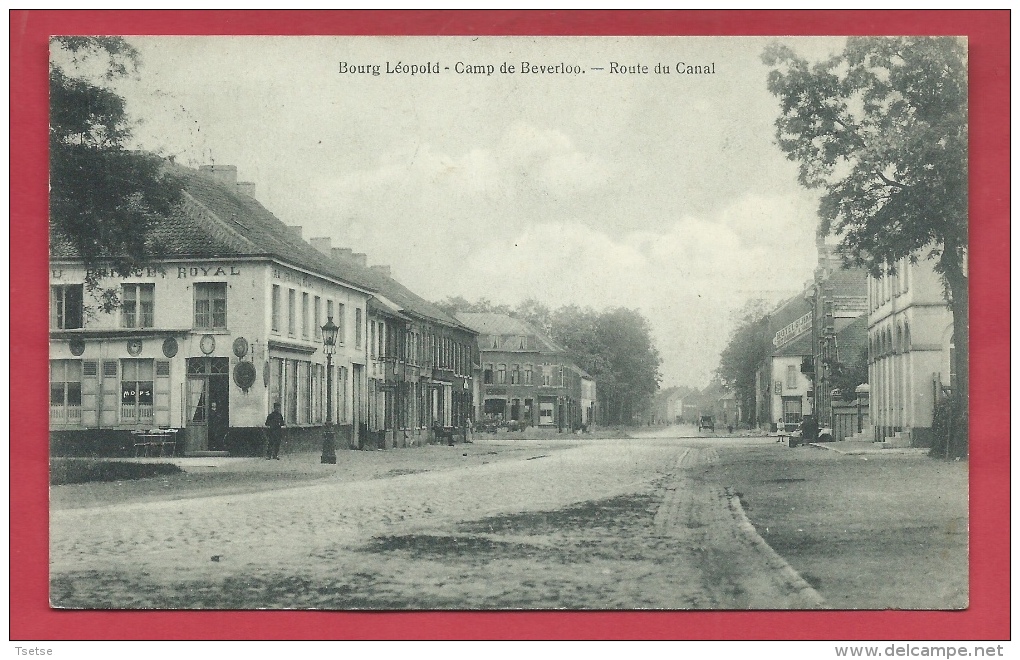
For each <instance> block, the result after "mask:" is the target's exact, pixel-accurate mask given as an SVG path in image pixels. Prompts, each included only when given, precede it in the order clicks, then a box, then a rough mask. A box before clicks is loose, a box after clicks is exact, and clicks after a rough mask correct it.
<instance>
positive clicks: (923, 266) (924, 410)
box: [868, 259, 955, 447]
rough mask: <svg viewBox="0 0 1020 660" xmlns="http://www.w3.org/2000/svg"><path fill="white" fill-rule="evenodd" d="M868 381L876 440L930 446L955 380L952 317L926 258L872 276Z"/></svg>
mask: <svg viewBox="0 0 1020 660" xmlns="http://www.w3.org/2000/svg"><path fill="white" fill-rule="evenodd" d="M868 346H869V353H868V355H869V358H868V379H869V384H870V401H871V411H870V416H871V423H872V425H873V434H874V439H875V440H876V441H899V442H900V443H901V444H909V445H911V446H918V447H926V446H930V444H931V424H932V416H933V413H934V408H935V404H936V402H937V401H938V399H939V397H940V396H942V395H943V392H944V391H945V389H946V388H950V387H951V386H952V384H953V381H954V377H955V374H954V373H953V368H954V367H953V361H952V354H953V315H952V313H951V312H950V310H949V308H948V306H947V304H946V300H945V296H944V293H943V286H942V281H941V278H940V277H939V275H938V274H937V273H936V272H935V270H934V268H933V267H932V262H931V261H927V260H922V261H919V262H918V263H914V264H912V263H910V260H909V259H903V260H901V262H900V263H898V264H897V265H896V271H895V273H894V274H887V275H884V276H882V277H877V278H876V277H870V278H868Z"/></svg>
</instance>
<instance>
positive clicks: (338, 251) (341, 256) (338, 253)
mask: <svg viewBox="0 0 1020 660" xmlns="http://www.w3.org/2000/svg"><path fill="white" fill-rule="evenodd" d="M332 252H333V258H334V259H336V260H337V261H348V260H350V258H351V255H352V254H353V253H354V250H352V249H351V248H333V250H332Z"/></svg>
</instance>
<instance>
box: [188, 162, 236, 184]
mask: <svg viewBox="0 0 1020 660" xmlns="http://www.w3.org/2000/svg"><path fill="white" fill-rule="evenodd" d="M198 171H199V172H201V173H202V174H205V175H206V176H208V177H209V178H211V179H213V180H215V181H219V182H220V183H225V184H227V185H228V186H230V187H232V188H233V187H236V186H237V165H202V166H201V167H199V168H198Z"/></svg>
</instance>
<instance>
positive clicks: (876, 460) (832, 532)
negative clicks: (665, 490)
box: [706, 443, 969, 609]
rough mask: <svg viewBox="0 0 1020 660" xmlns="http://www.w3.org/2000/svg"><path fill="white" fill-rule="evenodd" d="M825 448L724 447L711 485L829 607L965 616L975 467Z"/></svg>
mask: <svg viewBox="0 0 1020 660" xmlns="http://www.w3.org/2000/svg"><path fill="white" fill-rule="evenodd" d="M821 444H822V446H823V447H824V448H825V449H829V450H830V451H816V450H815V449H813V448H811V447H806V448H798V449H790V448H789V447H787V446H786V445H779V444H776V443H767V444H763V445H760V446H757V447H748V448H744V449H740V450H736V449H734V450H728V449H725V448H724V447H722V448H721V450H720V454H721V455H720V460H719V462H718V466H717V468H715V469H713V470H712V471H711V473H710V474H709V475H707V476H706V478H707V479H710V480H711V481H713V482H715V483H719V484H721V485H725V486H730V487H732V489H733V491H734V492H735V493H736V494H737V495H738V496H739V498H740V501H741V504H742V505H743V508H744V510H745V512H746V514H747V516H748V518H749V519H750V520H751V522H752V523H753V525H754V527H755V529H756V530H757V531H758V533H759V534H760V535H761V536H762V538H764V539H765V541H766V542H768V544H769V545H770V546H772V548H774V549H775V550H776V551H777V552H778V553H779V554H780V555H781V556H782V557H783V558H784V559H786V560H787V561H788V562H789V563H790V565H791V566H792V567H793V568H794V569H795V570H796V571H797V572H798V573H800V575H801V576H803V577H804V578H805V579H806V580H807V581H808V582H809V583H810V584H811V585H812V586H813V587H814V588H815V589H816V590H817V591H818V592H819V593H820V594H821V595H822V597H823V598H825V600H826V602H827V604H828V605H829V606H830V607H833V608H836V609H961V608H965V607H967V604H968V538H969V534H968V520H969V518H968V476H969V475H968V463H967V462H966V461H959V462H946V461H940V460H936V459H932V458H929V457H928V456H926V455H924V454H926V453H927V450H920V452H921V453H918V450H916V449H913V450H906V451H903V450H893V449H870V450H860V451H861V453H856V452H857V450H856V449H851V450H850V451H849V452H846V451H844V452H839V451H834V450H832V447H828V446H825V444H826V443H821ZM851 452H853V453H851Z"/></svg>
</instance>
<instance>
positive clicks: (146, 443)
mask: <svg viewBox="0 0 1020 660" xmlns="http://www.w3.org/2000/svg"><path fill="white" fill-rule="evenodd" d="M131 435H133V436H134V445H135V458H141V457H146V458H148V457H150V456H153V455H155V456H158V457H164V456H169V457H172V456H173V455H174V452H175V451H176V450H177V429H149V430H148V431H132V432H131Z"/></svg>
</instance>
